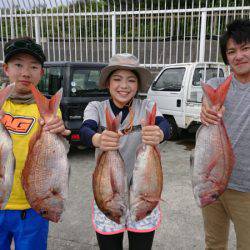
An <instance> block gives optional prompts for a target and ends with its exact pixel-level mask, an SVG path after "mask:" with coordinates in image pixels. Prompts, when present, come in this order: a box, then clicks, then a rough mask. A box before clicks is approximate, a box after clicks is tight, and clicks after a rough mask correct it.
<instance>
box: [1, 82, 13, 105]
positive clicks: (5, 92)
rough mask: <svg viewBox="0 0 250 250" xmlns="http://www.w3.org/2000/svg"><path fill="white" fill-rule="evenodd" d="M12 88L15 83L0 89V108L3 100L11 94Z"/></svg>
mask: <svg viewBox="0 0 250 250" xmlns="http://www.w3.org/2000/svg"><path fill="white" fill-rule="evenodd" d="M14 88H15V83H12V84H10V85H8V86H7V87H5V88H4V89H2V90H0V108H2V106H3V104H4V102H5V101H6V99H8V97H9V96H10V95H11V93H12V91H13V90H14Z"/></svg>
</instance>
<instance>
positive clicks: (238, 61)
mask: <svg viewBox="0 0 250 250" xmlns="http://www.w3.org/2000/svg"><path fill="white" fill-rule="evenodd" d="M226 54H227V59H228V62H229V65H230V66H231V68H232V70H233V72H234V73H235V74H236V76H238V78H239V80H240V81H242V82H248V81H249V80H250V42H248V43H242V44H237V43H236V42H235V41H234V40H233V39H229V40H228V42H227V51H226Z"/></svg>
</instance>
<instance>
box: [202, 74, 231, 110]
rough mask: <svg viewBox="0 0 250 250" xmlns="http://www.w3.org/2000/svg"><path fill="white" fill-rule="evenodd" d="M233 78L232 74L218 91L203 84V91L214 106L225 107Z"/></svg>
mask: <svg viewBox="0 0 250 250" xmlns="http://www.w3.org/2000/svg"><path fill="white" fill-rule="evenodd" d="M232 77H233V76H232V74H231V75H230V76H229V77H227V79H226V80H225V81H224V82H223V83H222V84H220V85H219V87H218V88H217V89H214V88H213V87H211V86H210V85H208V84H206V83H204V82H202V84H201V85H202V89H203V91H204V93H205V95H206V96H207V98H208V99H209V101H210V102H211V104H212V105H213V106H220V107H221V106H222V105H223V103H224V101H225V98H226V96H227V92H228V89H229V87H230V83H231V81H232Z"/></svg>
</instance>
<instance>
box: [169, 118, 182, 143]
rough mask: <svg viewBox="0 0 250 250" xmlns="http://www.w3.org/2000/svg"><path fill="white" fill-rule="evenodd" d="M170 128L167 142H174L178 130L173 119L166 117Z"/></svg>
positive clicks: (177, 135)
mask: <svg viewBox="0 0 250 250" xmlns="http://www.w3.org/2000/svg"><path fill="white" fill-rule="evenodd" d="M167 119H168V122H169V126H170V137H169V140H175V139H177V138H178V137H179V130H178V127H177V125H176V122H175V120H174V118H173V117H167Z"/></svg>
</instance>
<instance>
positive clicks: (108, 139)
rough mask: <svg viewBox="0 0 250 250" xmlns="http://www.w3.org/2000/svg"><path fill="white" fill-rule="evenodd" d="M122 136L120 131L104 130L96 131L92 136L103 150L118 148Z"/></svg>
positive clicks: (93, 140)
mask: <svg viewBox="0 0 250 250" xmlns="http://www.w3.org/2000/svg"><path fill="white" fill-rule="evenodd" d="M121 136H122V133H121V132H120V131H118V132H114V131H109V130H104V131H103V132H102V133H101V134H99V133H96V134H95V135H94V136H93V138H92V142H93V145H94V146H95V147H99V148H100V149H101V150H103V151H109V150H117V149H118V148H119V139H120V137H121Z"/></svg>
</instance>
